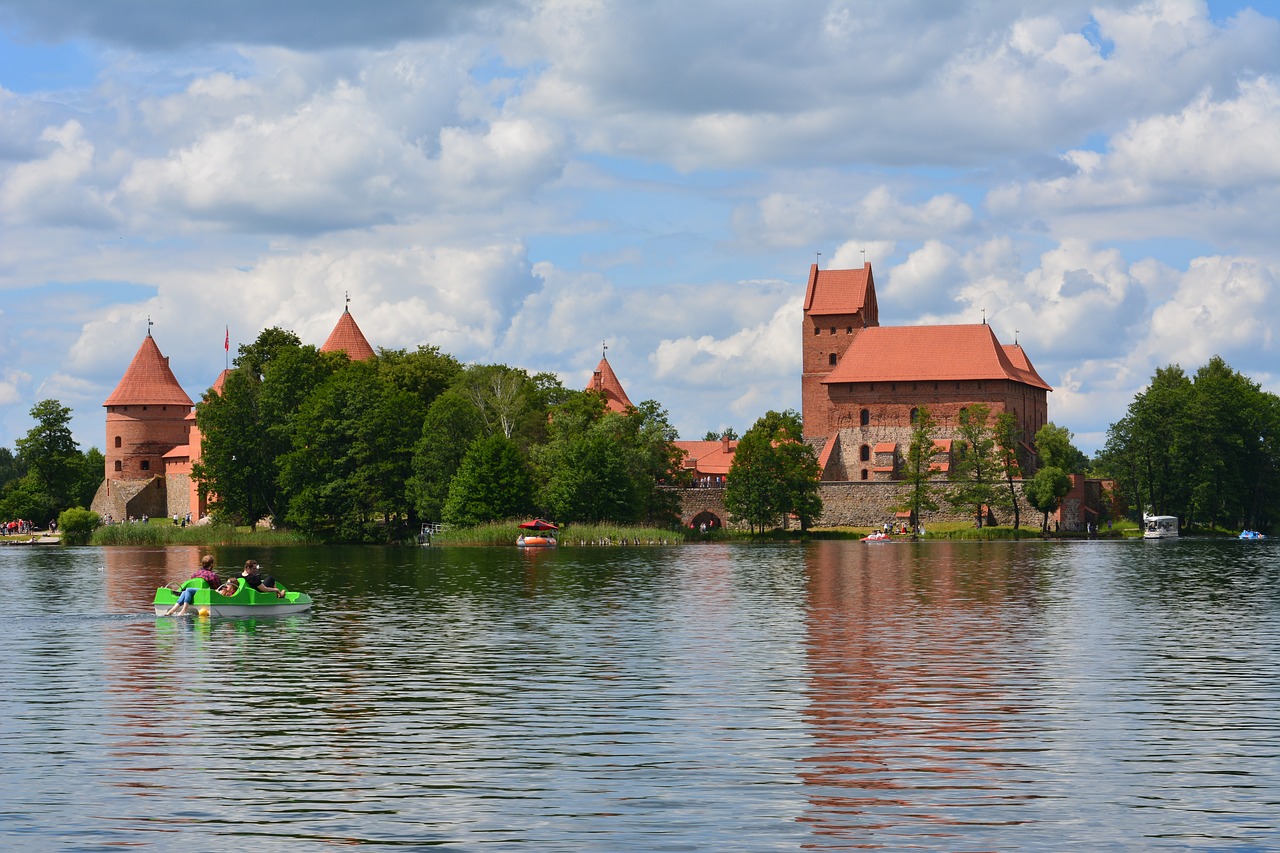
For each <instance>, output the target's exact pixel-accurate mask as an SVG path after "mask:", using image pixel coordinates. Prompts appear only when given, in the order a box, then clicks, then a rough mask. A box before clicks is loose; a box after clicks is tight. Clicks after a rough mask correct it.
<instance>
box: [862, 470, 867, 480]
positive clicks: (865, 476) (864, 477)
mask: <svg viewBox="0 0 1280 853" xmlns="http://www.w3.org/2000/svg"><path fill="white" fill-rule="evenodd" d="M862 479H864V480H865V479H867V469H866V468H863V469H862Z"/></svg>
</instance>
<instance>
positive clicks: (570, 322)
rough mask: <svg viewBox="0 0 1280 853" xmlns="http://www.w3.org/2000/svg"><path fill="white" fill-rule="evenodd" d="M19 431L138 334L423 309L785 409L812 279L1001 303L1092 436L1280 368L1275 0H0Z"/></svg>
mask: <svg viewBox="0 0 1280 853" xmlns="http://www.w3.org/2000/svg"><path fill="white" fill-rule="evenodd" d="M0 126H2V127H3V129H4V132H3V133H0V300H2V301H0V330H2V332H3V335H0V445H4V446H9V447H12V446H13V442H14V440H15V439H16V438H18V437H20V436H21V435H23V434H24V433H25V432H26V430H27V429H28V428H29V427H30V425H31V422H30V418H29V416H28V412H29V410H30V409H31V407H32V406H33V405H34V404H35V403H36V402H38V401H39V400H42V399H45V398H49V397H53V398H56V399H59V400H61V401H62V402H63V403H64V404H65V405H68V406H71V407H72V410H73V412H74V418H75V420H74V422H73V427H74V429H75V432H76V437H77V439H78V440H79V441H80V442H81V443H82V444H83V445H85V446H88V445H91V444H93V445H99V446H101V444H102V443H103V434H104V415H103V410H102V407H101V404H102V401H103V400H104V399H105V398H106V396H107V395H108V394H109V393H110V391H111V389H112V388H113V387H114V385H115V383H116V381H117V380H118V379H119V377H120V374H121V373H122V371H123V370H124V368H125V366H126V365H127V363H128V361H129V359H130V358H131V357H132V355H133V353H134V352H135V351H136V349H137V347H138V344H139V343H140V342H141V338H142V336H143V335H144V334H145V333H146V329H147V325H146V324H147V318H148V317H150V318H151V319H152V320H153V321H154V323H155V325H154V327H153V332H154V334H155V338H156V341H157V343H158V344H159V345H160V347H161V349H162V351H164V352H165V353H166V354H167V355H168V356H170V359H171V363H172V366H173V368H174V370H175V373H176V374H177V375H178V378H179V380H180V381H181V382H182V383H183V385H184V387H186V388H187V390H188V392H189V393H190V394H191V396H192V397H193V398H195V397H197V396H198V395H199V393H200V392H201V391H202V390H203V388H205V387H206V386H207V385H208V384H209V383H210V382H211V381H212V380H213V378H214V377H215V376H216V374H217V372H218V370H220V369H221V367H222V365H223V352H222V341H223V329H224V327H227V326H229V327H230V329H231V337H232V341H233V345H235V344H240V343H245V342H248V341H251V340H252V339H253V338H254V337H255V336H256V335H257V333H258V332H259V331H260V330H261V329H262V328H264V327H267V326H271V325H279V326H284V327H286V328H290V329H293V330H294V331H296V332H297V333H298V334H299V335H300V336H301V337H302V338H303V340H305V341H308V342H311V343H317V344H318V343H320V342H321V341H323V340H324V338H325V336H326V335H327V334H328V331H329V330H330V329H331V328H332V326H333V324H334V323H335V322H336V320H337V318H338V315H339V314H340V312H341V311H342V308H343V304H344V301H343V300H344V295H345V294H346V293H350V295H351V309H352V312H353V313H354V314H355V316H356V318H357V320H358V321H359V323H360V324H361V326H362V328H363V329H364V331H365V333H366V335H367V336H368V337H369V339H370V341H371V342H372V343H373V344H374V345H375V346H387V347H415V346H417V345H419V344H424V343H426V344H436V345H439V346H440V347H442V348H443V349H444V350H446V351H448V352H451V353H453V354H455V355H457V356H458V357H459V358H461V359H463V360H464V361H477V362H490V361H501V362H506V363H509V364H516V365H520V366H523V367H526V368H528V369H530V370H535V371H540V370H548V371H553V372H556V373H558V374H559V375H560V376H561V377H562V378H563V380H564V381H565V382H566V384H568V385H570V386H574V387H582V386H585V384H586V382H587V380H588V378H589V376H590V370H591V368H592V367H593V366H594V364H595V362H596V361H597V360H598V359H599V356H600V345H601V342H602V341H608V344H609V357H610V361H611V362H612V363H613V365H614V368H615V370H616V371H617V373H618V375H619V376H620V378H621V379H622V382H623V384H624V385H625V386H626V388H627V391H628V393H629V395H630V396H631V398H632V399H634V400H637V401H638V400H643V399H655V400H658V401H659V402H660V403H662V405H664V406H665V407H666V408H667V409H668V411H669V413H670V416H671V419H672V421H673V423H675V425H676V426H677V428H678V429H679V430H680V432H681V434H682V435H683V436H684V437H686V438H700V437H701V436H702V434H703V433H704V432H706V431H707V430H711V429H715V430H719V429H722V428H724V427H726V426H732V427H734V428H736V429H737V430H738V431H739V432H741V431H743V430H744V429H746V428H747V427H748V426H750V424H751V423H752V422H753V421H754V420H755V419H756V418H757V417H759V416H760V415H761V414H763V413H764V412H765V411H766V410H768V409H771V408H772V409H778V408H787V407H791V408H798V407H799V367H800V333H799V329H800V301H801V298H802V296H803V288H804V282H805V280H806V278H807V275H808V270H809V265H810V264H811V263H812V262H813V260H814V258H815V257H816V254H817V253H819V252H820V253H821V260H820V263H821V264H822V266H823V267H824V268H828V267H847V266H856V265H860V264H861V263H862V259H863V257H864V253H865V257H866V258H867V260H869V261H871V263H872V264H873V267H874V270H875V276H876V282H877V287H878V294H879V304H880V309H881V317H882V321H883V322H887V323H894V324H906V323H954V322H976V321H978V320H979V319H981V317H982V316H983V314H984V312H985V316H986V317H987V319H988V321H989V322H990V323H991V324H992V326H993V328H994V330H995V332H996V334H997V335H998V336H999V337H1000V338H1001V339H1002V340H1004V341H1012V340H1013V338H1014V336H1015V333H1016V335H1017V337H1018V340H1019V342H1020V343H1021V344H1022V345H1023V346H1024V347H1025V348H1026V350H1027V352H1028V354H1029V356H1030V357H1031V359H1032V361H1033V362H1034V363H1035V365H1036V367H1037V368H1038V370H1039V371H1040V373H1041V374H1042V375H1043V376H1044V377H1045V379H1046V380H1047V381H1048V382H1049V383H1050V384H1051V385H1053V386H1054V389H1055V390H1054V392H1053V394H1051V395H1050V404H1049V405H1050V417H1051V418H1052V419H1053V420H1054V421H1055V422H1057V423H1059V424H1063V425H1065V426H1067V427H1068V428H1069V429H1071V430H1072V431H1073V432H1074V433H1075V434H1076V437H1077V443H1078V444H1079V445H1080V446H1081V447H1082V448H1083V449H1085V450H1086V451H1089V452H1092V451H1093V450H1094V449H1096V448H1097V447H1098V446H1099V445H1100V444H1101V443H1102V441H1103V440H1105V433H1106V430H1107V427H1108V426H1109V425H1110V424H1111V423H1112V422H1114V421H1115V420H1117V419H1118V418H1119V417H1120V416H1121V415H1122V414H1123V412H1124V409H1125V406H1126V405H1127V404H1128V402H1129V401H1130V400H1131V399H1132V397H1133V395H1134V394H1135V393H1136V392H1137V391H1139V390H1140V389H1141V388H1142V387H1143V386H1144V385H1145V383H1146V382H1147V381H1148V379H1149V378H1150V376H1151V374H1152V373H1153V372H1154V370H1155V369H1156V368H1157V367H1161V366H1164V365H1167V364H1170V363H1179V364H1181V365H1182V366H1183V367H1184V368H1186V369H1188V370H1194V369H1195V368H1197V367H1199V366H1200V365H1202V364H1204V363H1205V362H1206V361H1207V360H1208V359H1209V358H1210V357H1211V356H1213V355H1214V354H1220V355H1222V356H1223V357H1224V358H1225V359H1226V360H1227V361H1228V363H1230V364H1231V365H1232V366H1233V367H1235V368H1236V369H1238V370H1241V371H1242V372H1244V373H1246V374H1248V375H1249V376H1251V377H1252V378H1253V379H1254V380H1255V381H1257V382H1259V383H1261V384H1262V385H1263V387H1265V388H1267V389H1269V390H1272V391H1280V358H1278V357H1277V341H1276V340H1275V334H1274V332H1273V327H1274V324H1273V323H1272V322H1270V318H1271V317H1272V316H1273V313H1274V306H1275V305H1276V304H1277V301H1278V299H1277V297H1278V296H1280V285H1278V283H1277V282H1278V280H1280V243H1277V241H1276V240H1275V235H1276V234H1277V233H1280V222H1278V221H1277V219H1280V204H1278V203H1277V202H1280V161H1278V160H1277V158H1276V156H1275V152H1276V151H1277V150H1280V4H1277V3H1275V2H1266V3H1241V2H1231V3H1203V2H1198V0H1165V2H1159V0H1151V1H1150V2H1094V3H1087V2H1074V0H1054V2H1047V0H1041V2H1036V0H1030V2H1026V0H1024V1H1023V2H1013V0H989V2H984V3H966V4H956V3H952V2H941V0H903V2H900V3H895V4H884V3H878V2H872V0H776V2H753V0H745V2H743V0H737V2H733V3H729V2H722V1H721V0H708V2H706V3H700V4H687V3H675V2H668V0H654V2H650V3H646V4H622V3H599V2H588V0H548V2H540V3H530V2H522V0H476V2H472V3H465V4H458V3H452V2H438V3H437V2H423V0H382V2H380V3H379V4H377V5H374V6H367V7H358V5H357V4H351V3H349V2H346V0H343V2H338V0H305V2H304V0H280V2H277V3H272V4H258V3H249V2H248V0H227V2H223V3H219V4H209V3H198V4H197V3H185V2H167V3H164V4H160V5H158V6H157V5H156V4H151V3H145V2H141V0H97V2H88V0H46V1H45V2H42V3H30V2H19V0H0Z"/></svg>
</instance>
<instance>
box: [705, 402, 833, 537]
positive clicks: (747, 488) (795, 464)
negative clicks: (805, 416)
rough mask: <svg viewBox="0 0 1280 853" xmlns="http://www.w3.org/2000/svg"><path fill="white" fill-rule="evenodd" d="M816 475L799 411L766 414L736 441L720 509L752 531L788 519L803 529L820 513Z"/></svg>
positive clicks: (814, 464)
mask: <svg viewBox="0 0 1280 853" xmlns="http://www.w3.org/2000/svg"><path fill="white" fill-rule="evenodd" d="M820 474H821V471H820V469H819V468H818V456H817V454H816V453H815V452H814V450H813V448H812V447H811V446H810V445H808V444H805V443H804V441H803V429H802V426H801V421H800V415H799V413H797V412H795V411H792V410H787V411H785V412H775V411H770V412H768V413H766V414H765V415H764V417H762V418H760V419H759V420H757V421H756V422H755V424H753V425H752V427H751V428H750V429H748V430H747V431H746V433H745V434H743V436H742V438H741V439H740V440H739V441H738V449H737V452H736V453H735V454H734V458H733V464H732V466H731V467H730V468H729V476H728V478H727V481H726V484H725V494H724V502H725V506H726V508H727V509H728V510H729V513H730V514H731V515H732V516H734V517H735V518H738V519H740V520H742V521H745V522H747V525H748V526H749V527H750V528H751V531H752V532H753V533H754V532H756V531H763V530H766V529H768V528H771V527H776V526H778V525H779V524H780V523H781V522H782V521H783V519H785V518H786V517H787V516H788V515H795V516H796V517H797V518H798V519H799V520H800V527H801V529H807V528H808V527H809V525H810V523H811V522H812V521H813V519H814V518H816V517H817V516H818V515H819V514H820V513H821V512H822V499H821V498H820V497H819V496H818V477H819V475H820Z"/></svg>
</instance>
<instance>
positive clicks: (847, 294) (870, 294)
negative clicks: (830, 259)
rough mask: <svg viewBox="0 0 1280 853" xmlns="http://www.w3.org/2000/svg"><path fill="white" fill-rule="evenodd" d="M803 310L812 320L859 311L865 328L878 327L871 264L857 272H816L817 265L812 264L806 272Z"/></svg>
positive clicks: (817, 270)
mask: <svg viewBox="0 0 1280 853" xmlns="http://www.w3.org/2000/svg"><path fill="white" fill-rule="evenodd" d="M804 310H805V313H806V314H809V315H815V316H822V315H830V314H855V313H857V312H859V311H861V312H863V316H864V317H865V318H866V324H867V325H868V326H874V325H877V324H878V323H879V322H880V321H879V319H878V313H879V312H878V309H877V307H876V287H875V279H874V277H873V276H872V274H871V264H865V265H863V267H862V269H860V270H819V269H818V265H817V264H813V265H812V266H811V267H810V268H809V286H808V287H807V288H806V289H805V294H804Z"/></svg>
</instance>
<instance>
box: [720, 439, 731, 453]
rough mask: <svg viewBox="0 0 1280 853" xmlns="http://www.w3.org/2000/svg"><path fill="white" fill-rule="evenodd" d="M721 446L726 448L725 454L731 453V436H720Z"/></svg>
mask: <svg viewBox="0 0 1280 853" xmlns="http://www.w3.org/2000/svg"><path fill="white" fill-rule="evenodd" d="M720 446H721V447H722V448H724V452H725V453H728V452H729V436H728V435H722V436H720Z"/></svg>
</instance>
